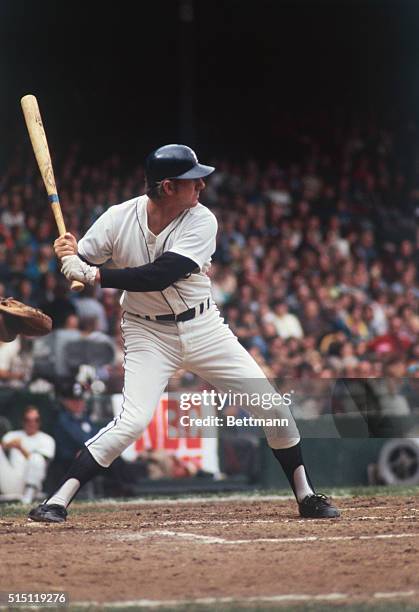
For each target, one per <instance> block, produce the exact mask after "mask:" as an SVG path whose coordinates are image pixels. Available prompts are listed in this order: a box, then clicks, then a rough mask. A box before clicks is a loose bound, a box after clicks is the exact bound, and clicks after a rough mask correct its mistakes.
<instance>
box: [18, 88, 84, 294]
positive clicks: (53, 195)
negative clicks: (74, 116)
mask: <svg viewBox="0 0 419 612" xmlns="http://www.w3.org/2000/svg"><path fill="white" fill-rule="evenodd" d="M20 103H21V105H22V110H23V114H24V116H25V121H26V126H27V128H28V132H29V136H30V139H31V143H32V148H33V151H34V153H35V157H36V161H37V162H38V166H39V170H40V172H41V176H42V179H43V181H44V185H45V189H46V190H47V193H48V199H49V202H50V204H51V208H52V212H53V213H54V218H55V221H56V223H57V227H58V232H59V235H60V236H62V235H63V234H65V233H66V228H65V223H64V219H63V214H62V212H61V206H60V200H59V199H58V194H57V187H56V185H55V178H54V171H53V169H52V162H51V155H50V153H49V148H48V141H47V137H46V134H45V130H44V126H43V123H42V119H41V114H40V112H39V106H38V101H37V99H36V98H35V96H32V95H27V96H23V98H22V99H21V101H20ZM71 289H72V290H73V291H82V290H83V289H84V285H83V283H80V282H79V281H72V283H71Z"/></svg>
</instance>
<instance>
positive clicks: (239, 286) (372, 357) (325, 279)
mask: <svg viewBox="0 0 419 612" xmlns="http://www.w3.org/2000/svg"><path fill="white" fill-rule="evenodd" d="M416 136H417V134H416V131H415V126H414V125H411V124H410V125H408V126H406V127H405V128H403V129H401V128H400V127H399V128H398V129H397V130H394V131H392V130H390V129H386V130H384V129H378V128H374V127H372V126H369V127H368V129H365V130H361V129H359V128H352V129H350V130H348V132H347V133H343V132H342V131H341V133H340V134H337V135H335V136H334V138H333V139H332V140H333V142H332V144H329V145H325V144H324V143H322V142H319V141H316V140H313V139H310V138H308V137H306V138H305V139H304V141H302V142H303V145H304V146H303V149H304V151H303V152H302V154H301V156H300V157H301V159H299V160H297V161H295V162H293V163H291V164H289V165H287V166H282V165H280V164H279V163H278V162H277V161H275V160H272V161H269V162H267V163H265V164H262V163H258V162H256V161H254V160H250V161H247V162H246V163H242V164H233V163H230V162H228V161H225V160H214V165H215V166H216V167H217V172H216V173H214V175H213V176H211V177H210V178H209V180H208V181H207V188H206V190H205V191H204V192H203V197H202V202H203V203H204V204H206V205H207V206H209V207H210V208H211V209H212V210H213V212H214V213H215V214H216V216H217V218H218V221H219V238H218V247H217V251H216V253H215V255H214V258H213V266H212V268H211V270H210V272H209V273H210V275H211V278H212V283H213V298H214V300H215V302H216V303H217V304H218V306H219V308H220V310H221V312H222V313H223V314H224V316H225V317H226V319H227V321H228V323H229V324H230V326H231V327H232V329H233V330H234V332H235V333H236V334H237V336H238V337H239V340H240V342H241V343H242V344H243V345H244V346H245V347H246V348H247V349H248V350H249V351H250V352H251V353H252V355H253V356H254V357H255V359H256V360H257V361H258V362H259V363H260V364H261V365H262V367H263V368H264V369H265V371H266V372H267V373H268V375H269V376H272V377H274V378H278V377H283V376H288V377H293V378H304V379H318V378H333V377H341V376H344V377H362V378H368V377H380V376H393V377H397V378H401V377H404V376H410V377H415V376H419V313H418V304H419V285H418V278H417V270H416V261H417V247H418V240H419V234H418V232H417V227H416V225H417V223H416V222H417V218H418V215H419V155H417V151H416V144H415V142H416ZM23 151H24V152H23ZM56 165H57V172H56V174H57V182H58V186H59V192H60V199H61V203H62V207H63V210H64V212H65V217H66V221H67V226H68V230H69V231H71V232H72V233H74V234H75V235H76V236H81V235H82V234H83V233H84V231H85V230H86V229H87V228H88V227H89V226H90V225H91V224H92V223H93V222H94V221H95V219H97V218H98V216H99V215H100V214H101V213H102V212H103V211H104V210H105V209H106V208H107V207H108V206H110V205H113V204H116V203H119V202H122V201H124V200H127V199H129V198H132V197H134V196H135V195H138V194H141V193H143V192H144V174H143V168H142V166H141V165H138V166H137V167H134V168H128V167H124V164H123V162H122V160H121V159H120V158H119V157H118V156H116V155H115V156H113V157H112V158H110V159H108V160H105V161H104V162H102V163H100V164H88V163H85V162H83V150H82V148H81V147H80V146H79V145H77V144H74V145H73V146H72V147H71V148H70V149H69V151H67V152H66V153H65V155H64V156H63V157H62V158H61V159H58V160H57V163H56ZM55 237H56V228H55V225H54V221H53V218H52V215H51V214H50V212H49V209H48V207H47V204H46V197H45V193H44V187H43V184H42V182H41V179H40V178H39V176H38V170H37V168H36V165H35V162H34V160H33V159H32V158H31V152H30V150H29V147H23V146H20V147H18V148H17V150H16V152H15V155H14V156H13V157H12V158H11V159H10V160H9V163H8V165H7V167H6V168H4V169H3V170H2V172H1V173H0V294H1V295H4V296H9V295H13V296H14V297H16V298H17V299H20V300H22V301H24V302H26V303H28V304H30V305H33V306H38V307H40V308H42V309H43V310H44V311H45V312H46V313H48V314H50V315H51V316H52V318H53V322H54V329H55V331H56V332H58V331H59V330H61V331H64V332H65V333H64V336H65V334H69V336H71V337H73V338H81V339H83V338H86V337H88V338H93V339H95V338H96V339H100V340H101V341H103V342H108V343H109V338H110V339H111V340H112V342H111V344H112V345H113V348H114V353H113V357H112V359H111V363H110V364H107V365H106V366H105V367H102V368H101V371H100V377H101V378H102V379H103V380H104V382H105V384H106V385H108V387H109V390H111V391H113V392H116V391H118V390H119V389H120V388H121V385H122V356H123V351H122V341H121V338H120V331H119V318H120V307H119V292H118V291H114V290H110V289H106V290H100V289H99V288H98V289H95V290H87V291H85V292H84V293H83V294H81V295H74V294H73V295H72V294H70V292H69V289H68V285H67V283H66V281H65V279H63V277H62V276H61V275H60V272H59V262H58V261H57V260H56V258H55V255H54V252H53V249H52V243H53V241H54V239H55ZM11 344H12V345H14V346H13V347H11V346H10V344H9V345H3V346H0V379H1V380H2V381H3V382H4V383H5V384H6V383H7V384H10V383H12V384H15V385H16V386H23V385H27V384H28V383H29V382H30V380H31V379H32V378H33V374H34V371H35V373H36V368H37V360H38V362H40V363H41V364H42V359H44V358H45V351H46V349H45V346H44V345H42V344H41V345H40V346H37V343H36V342H35V345H34V343H33V342H32V341H23V342H22V341H20V342H19V343H18V344H17V343H11ZM48 350H52V349H51V348H50V349H48ZM59 354H60V350H58V352H57V355H59ZM55 357H56V356H55ZM55 357H54V356H53V359H52V361H51V360H50V361H51V363H53V364H55ZM41 370H42V367H41Z"/></svg>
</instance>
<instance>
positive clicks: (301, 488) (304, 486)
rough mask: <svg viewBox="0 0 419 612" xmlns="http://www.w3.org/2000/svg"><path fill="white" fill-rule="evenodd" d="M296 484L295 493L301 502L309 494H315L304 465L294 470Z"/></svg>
mask: <svg viewBox="0 0 419 612" xmlns="http://www.w3.org/2000/svg"><path fill="white" fill-rule="evenodd" d="M293 478H294V486H295V495H296V496H297V500H298V501H299V502H301V501H303V499H304V498H305V497H307V495H313V494H314V491H313V489H312V488H311V487H310V485H309V484H308V480H307V476H306V471H305V469H304V466H303V465H299V466H298V468H296V469H295V471H294V475H293Z"/></svg>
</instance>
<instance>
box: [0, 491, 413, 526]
mask: <svg viewBox="0 0 419 612" xmlns="http://www.w3.org/2000/svg"><path fill="white" fill-rule="evenodd" d="M324 493H325V494H326V495H331V496H332V497H376V496H383V495H385V496H399V495H403V496H410V497H412V496H413V497H415V496H418V495H419V487H406V486H386V487H384V486H373V487H372V486H369V487H367V486H366V487H339V488H336V487H335V488H331V489H324ZM235 495H237V492H234V493H231V494H229V493H222V494H219V493H203V494H197V493H195V492H194V493H192V496H193V497H200V498H202V499H214V500H217V499H218V498H219V497H229V496H235ZM241 495H242V496H243V497H248V498H249V499H258V498H259V497H261V496H263V495H278V496H290V491H289V489H267V490H259V491H244V492H243V493H241ZM190 496H191V494H189V493H184V494H176V495H161V496H159V495H155V496H151V495H148V496H145V497H142V498H139V499H141V501H147V500H151V501H154V500H161V501H162V503H163V502H164V501H165V500H167V499H178V500H180V501H181V500H182V499H185V501H187V499H188V498H189V497H190ZM124 503H127V504H130V505H131V504H135V498H129V499H122V498H121V499H100V500H95V501H90V500H80V501H75V502H74V503H73V504H72V506H71V511H72V514H73V515H75V516H76V515H78V514H85V513H86V512H89V513H90V512H92V513H100V512H118V511H119V509H120V506H121V505H123V504H124ZM27 512H28V506H23V505H22V504H17V503H3V504H0V519H2V518H7V517H19V516H25V515H26V514H27Z"/></svg>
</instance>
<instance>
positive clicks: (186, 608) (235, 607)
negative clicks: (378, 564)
mask: <svg viewBox="0 0 419 612" xmlns="http://www.w3.org/2000/svg"><path fill="white" fill-rule="evenodd" d="M105 609H106V610H111V611H112V612H125V610H139V611H141V612H144V611H146V612H150V610H156V611H158V612H249V611H251V612H324V611H325V610H328V611H329V612H333V610H339V611H341V612H417V610H418V606H417V605H415V604H413V603H408V602H403V601H395V600H391V601H388V602H380V603H378V602H377V603H376V602H371V603H354V604H345V603H338V602H335V603H329V602H317V603H305V604H295V605H291V606H290V605H289V604H284V605H281V604H275V605H271V604H266V605H264V604H256V603H255V604H248V605H244V604H241V603H237V604H234V603H231V604H189V605H181V606H180V605H179V606H176V607H167V606H158V607H154V606H153V608H149V609H147V608H145V607H141V608H140V607H138V606H135V605H132V606H124V607H123V608H122V607H118V606H112V605H111V604H107V605H106V608H105ZM70 610H71V612H93V611H95V612H97V610H98V608H94V607H88V608H87V607H83V608H82V607H78V606H71V605H70Z"/></svg>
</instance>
